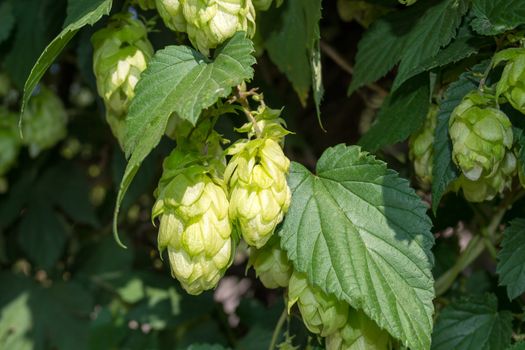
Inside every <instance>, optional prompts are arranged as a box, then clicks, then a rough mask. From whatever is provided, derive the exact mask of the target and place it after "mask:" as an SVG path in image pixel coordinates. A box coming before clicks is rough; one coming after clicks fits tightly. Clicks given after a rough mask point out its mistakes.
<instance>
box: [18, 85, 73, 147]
mask: <svg viewBox="0 0 525 350" xmlns="http://www.w3.org/2000/svg"><path fill="white" fill-rule="evenodd" d="M66 123H67V113H66V110H65V108H64V105H63V104H62V101H61V100H60V98H59V97H58V96H56V95H55V94H54V93H53V92H52V91H51V90H49V89H47V88H46V87H43V86H41V87H40V91H39V92H38V94H37V95H36V96H34V97H33V98H32V99H31V101H30V103H29V105H28V106H27V108H26V110H25V111H24V115H23V116H22V134H23V140H22V141H23V143H24V144H25V145H27V146H28V147H29V154H30V155H31V156H32V157H36V156H37V155H38V154H40V152H41V151H43V150H45V149H48V148H51V147H53V146H54V145H55V144H56V143H57V142H58V141H60V140H61V139H63V138H64V137H65V136H66V133H67V130H66Z"/></svg>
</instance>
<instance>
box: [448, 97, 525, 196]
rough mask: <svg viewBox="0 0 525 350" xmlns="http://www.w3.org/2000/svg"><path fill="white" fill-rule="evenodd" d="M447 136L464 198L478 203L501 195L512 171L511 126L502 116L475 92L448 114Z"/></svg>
mask: <svg viewBox="0 0 525 350" xmlns="http://www.w3.org/2000/svg"><path fill="white" fill-rule="evenodd" d="M449 132H450V138H451V139H452V146H453V148H452V159H453V161H454V163H455V164H456V165H457V166H458V168H459V169H460V170H461V173H462V177H461V178H460V180H459V182H458V186H461V188H462V189H463V193H464V195H465V197H466V198H467V199H468V200H470V201H474V202H479V201H483V200H488V199H492V198H494V196H495V195H496V194H497V193H498V192H501V191H503V189H504V188H505V186H507V185H508V183H509V181H510V180H511V178H510V177H511V176H512V174H513V173H514V172H515V169H516V158H515V157H514V155H513V154H512V152H511V150H510V149H511V147H512V143H513V135H512V125H511V123H510V120H509V118H508V117H507V116H506V115H505V113H503V112H501V111H500V110H498V109H496V108H493V107H491V106H490V100H489V99H488V98H487V97H485V96H483V95H481V94H480V93H479V92H473V93H470V94H468V95H467V96H465V98H464V99H463V101H462V102H461V103H460V104H459V106H458V107H456V109H455V110H454V111H453V112H452V115H451V117H450V121H449ZM475 187H477V189H474V188H475Z"/></svg>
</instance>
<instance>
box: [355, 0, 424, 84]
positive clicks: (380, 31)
mask: <svg viewBox="0 0 525 350" xmlns="http://www.w3.org/2000/svg"><path fill="white" fill-rule="evenodd" d="M421 13H422V10H421V6H420V5H415V6H412V7H409V8H408V9H406V10H403V11H394V12H392V13H390V14H388V15H386V16H384V17H382V18H380V19H379V20H377V21H375V22H374V23H373V24H372V25H371V26H370V28H369V29H368V30H367V31H366V33H365V34H364V36H363V38H362V39H361V40H360V41H359V45H358V47H357V55H356V62H355V67H354V75H353V76H352V83H351V84H350V87H349V88H348V94H351V93H352V92H354V91H355V90H357V89H358V88H359V87H361V86H363V85H366V84H369V83H372V82H374V81H376V80H378V79H379V78H381V77H383V76H384V75H385V74H386V73H388V72H389V71H390V70H391V69H392V68H393V67H394V66H395V65H396V64H397V63H398V62H399V60H400V59H401V57H402V56H403V52H404V49H405V45H406V41H407V38H408V36H409V34H410V31H411V29H412V27H413V26H414V24H415V21H416V20H415V19H417V18H419V17H420V16H421Z"/></svg>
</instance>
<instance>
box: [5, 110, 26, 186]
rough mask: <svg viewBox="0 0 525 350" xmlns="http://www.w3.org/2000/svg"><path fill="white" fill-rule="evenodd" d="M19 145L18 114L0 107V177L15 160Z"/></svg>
mask: <svg viewBox="0 0 525 350" xmlns="http://www.w3.org/2000/svg"><path fill="white" fill-rule="evenodd" d="M20 146H21V140H20V136H19V133H18V116H17V115H16V114H14V113H10V112H9V111H7V110H6V109H4V108H2V107H0V150H1V152H0V177H1V176H3V175H5V174H6V173H7V172H8V171H9V169H11V167H12V166H13V165H14V163H15V162H16V159H17V157H18V153H19V152H20Z"/></svg>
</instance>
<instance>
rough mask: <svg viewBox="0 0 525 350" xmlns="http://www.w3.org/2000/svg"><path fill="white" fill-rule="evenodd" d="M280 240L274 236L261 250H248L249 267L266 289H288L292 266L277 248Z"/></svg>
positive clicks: (283, 253) (282, 251)
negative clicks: (251, 267) (250, 266)
mask: <svg viewBox="0 0 525 350" xmlns="http://www.w3.org/2000/svg"><path fill="white" fill-rule="evenodd" d="M279 243H280V240H279V238H278V237H276V236H274V237H273V238H272V239H271V240H270V241H269V242H268V243H267V244H266V245H265V246H264V247H262V248H261V249H256V248H251V249H250V260H249V263H250V265H252V266H253V268H254V269H255V273H256V275H257V277H258V278H259V279H260V280H261V282H262V284H263V285H264V286H265V287H266V288H270V289H273V288H279V287H288V282H289V281H290V276H291V275H292V266H291V265H290V262H289V261H288V256H287V255H286V252H285V251H284V250H282V249H281V247H280V246H279Z"/></svg>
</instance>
